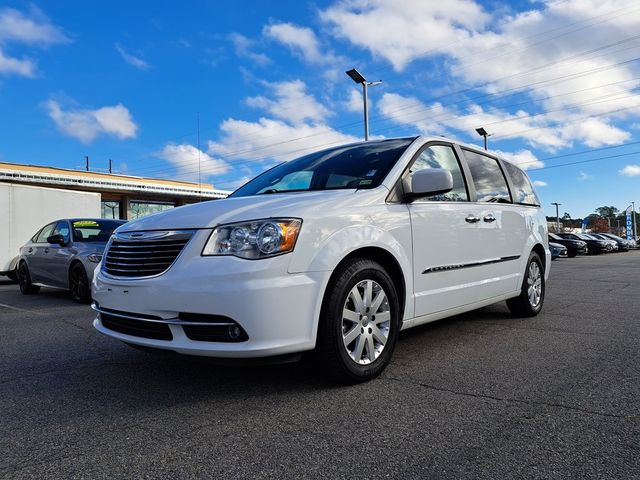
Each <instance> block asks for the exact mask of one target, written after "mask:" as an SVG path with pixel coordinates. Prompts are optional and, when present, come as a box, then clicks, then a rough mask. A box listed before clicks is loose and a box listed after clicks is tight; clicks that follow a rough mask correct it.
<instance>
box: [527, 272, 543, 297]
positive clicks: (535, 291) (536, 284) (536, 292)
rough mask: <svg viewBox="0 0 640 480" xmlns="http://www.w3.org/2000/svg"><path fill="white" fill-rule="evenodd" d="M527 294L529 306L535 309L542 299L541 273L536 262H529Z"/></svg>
mask: <svg viewBox="0 0 640 480" xmlns="http://www.w3.org/2000/svg"><path fill="white" fill-rule="evenodd" d="M527 294H528V296H529V304H530V305H531V306H532V307H533V308H537V307H538V305H540V300H541V299H542V272H541V271H540V267H539V266H538V264H537V263H536V262H531V264H530V265H529V272H528V276H527Z"/></svg>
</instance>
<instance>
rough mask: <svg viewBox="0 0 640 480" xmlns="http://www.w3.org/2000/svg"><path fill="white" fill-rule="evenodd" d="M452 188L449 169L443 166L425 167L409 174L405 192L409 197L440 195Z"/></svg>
mask: <svg viewBox="0 0 640 480" xmlns="http://www.w3.org/2000/svg"><path fill="white" fill-rule="evenodd" d="M452 189H453V177H452V176H451V172H450V171H449V170H445V169H443V168H425V169H423V170H418V171H417V172H415V173H414V174H413V175H412V176H411V185H409V186H408V190H409V191H408V192H407V193H406V195H407V197H408V198H409V199H411V198H415V197H426V196H431V195H440V194H442V193H447V192H450V191H451V190H452Z"/></svg>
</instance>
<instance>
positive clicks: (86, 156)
mask: <svg viewBox="0 0 640 480" xmlns="http://www.w3.org/2000/svg"><path fill="white" fill-rule="evenodd" d="M84 159H85V161H86V162H87V167H86V168H87V172H88V171H89V155H85V156H84Z"/></svg>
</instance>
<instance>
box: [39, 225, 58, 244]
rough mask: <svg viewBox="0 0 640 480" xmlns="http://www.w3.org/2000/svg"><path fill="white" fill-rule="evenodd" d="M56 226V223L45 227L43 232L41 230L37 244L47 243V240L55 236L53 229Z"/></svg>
mask: <svg viewBox="0 0 640 480" xmlns="http://www.w3.org/2000/svg"><path fill="white" fill-rule="evenodd" d="M55 226H56V224H55V223H50V224H49V225H47V226H46V227H44V228H43V229H42V230H40V233H39V234H38V237H37V238H36V243H47V238H49V237H50V236H51V235H52V234H53V227H55Z"/></svg>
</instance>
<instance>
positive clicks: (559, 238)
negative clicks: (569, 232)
mask: <svg viewBox="0 0 640 480" xmlns="http://www.w3.org/2000/svg"><path fill="white" fill-rule="evenodd" d="M549 238H553V239H554V240H564V238H562V237H559V236H558V235H556V234H555V233H551V232H549Z"/></svg>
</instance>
